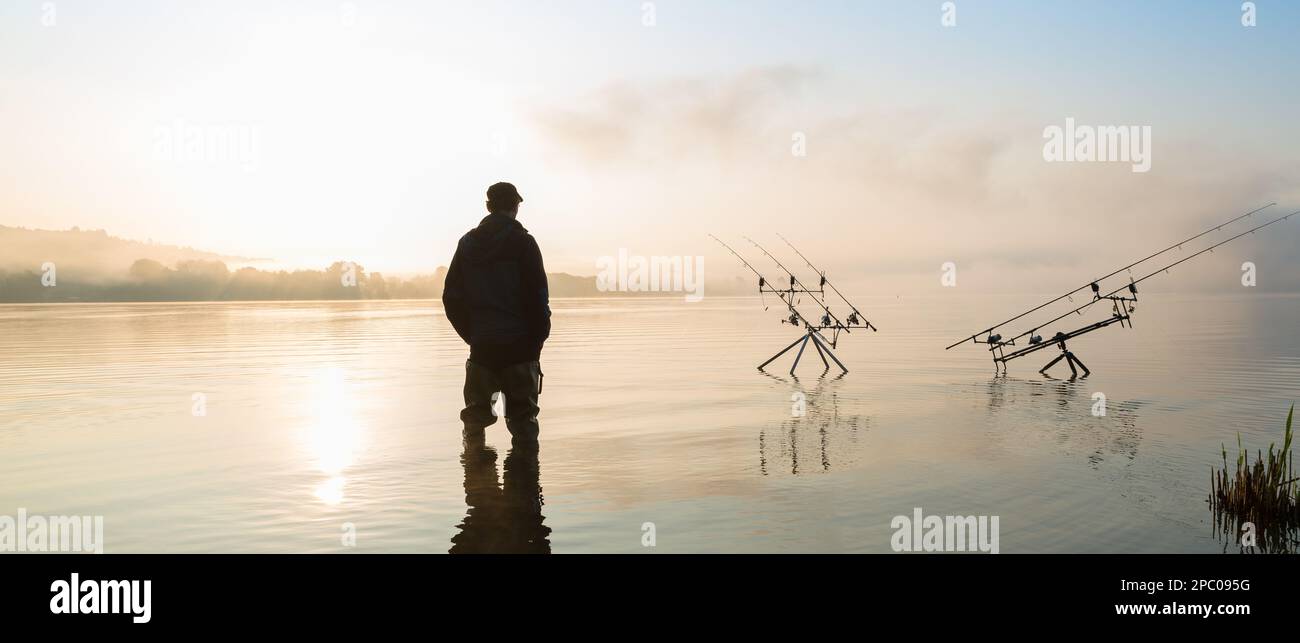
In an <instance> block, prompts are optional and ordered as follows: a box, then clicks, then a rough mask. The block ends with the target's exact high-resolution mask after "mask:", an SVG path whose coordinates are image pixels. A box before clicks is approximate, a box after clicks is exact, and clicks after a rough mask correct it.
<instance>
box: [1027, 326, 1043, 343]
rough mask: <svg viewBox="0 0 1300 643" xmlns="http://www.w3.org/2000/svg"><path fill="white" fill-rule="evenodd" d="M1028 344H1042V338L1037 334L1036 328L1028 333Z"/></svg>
mask: <svg viewBox="0 0 1300 643" xmlns="http://www.w3.org/2000/svg"><path fill="white" fill-rule="evenodd" d="M1029 343H1030V345H1033V344H1041V343H1043V336H1042V335H1039V334H1038V329H1037V328H1035V329H1033V330H1031V331H1029Z"/></svg>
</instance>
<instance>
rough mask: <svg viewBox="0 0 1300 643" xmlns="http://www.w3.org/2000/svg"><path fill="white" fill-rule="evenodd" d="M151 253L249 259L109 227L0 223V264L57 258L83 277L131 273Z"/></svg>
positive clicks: (27, 266)
mask: <svg viewBox="0 0 1300 643" xmlns="http://www.w3.org/2000/svg"><path fill="white" fill-rule="evenodd" d="M139 259H150V260H153V261H157V262H158V263H161V264H163V265H167V266H174V265H177V264H179V263H180V262H182V261H222V262H232V263H234V262H237V263H247V262H250V261H253V260H252V259H248V258H245V257H231V256H225V255H220V254H216V253H212V252H204V251H202V250H195V249H194V248H185V247H180V246H170V245H164V244H156V243H144V242H140V241H132V240H130V239H122V238H119V237H113V236H109V234H108V233H107V232H105V231H104V230H81V229H78V228H73V229H71V230H32V229H28V228H11V227H7V226H0V270H3V271H6V272H23V271H27V270H32V271H39V270H40V267H41V265H43V264H44V263H46V262H53V263H54V264H55V265H56V266H58V271H59V275H60V276H61V277H67V278H72V279H77V280H81V281H99V280H101V279H112V278H116V277H120V276H125V275H126V272H127V270H129V269H130V268H131V264H133V263H135V262H136V261H137V260H139Z"/></svg>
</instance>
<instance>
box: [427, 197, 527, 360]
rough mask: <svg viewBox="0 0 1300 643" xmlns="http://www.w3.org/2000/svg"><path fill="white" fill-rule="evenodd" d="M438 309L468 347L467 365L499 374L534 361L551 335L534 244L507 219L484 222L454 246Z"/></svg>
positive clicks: (496, 217) (493, 217)
mask: <svg viewBox="0 0 1300 643" xmlns="http://www.w3.org/2000/svg"><path fill="white" fill-rule="evenodd" d="M442 304H443V309H444V310H445V311H446V313H447V319H448V320H449V321H451V325H452V326H454V327H455V328H456V333H457V334H458V335H460V338H461V339H463V340H465V342H466V343H467V344H469V346H470V354H469V358H470V361H473V362H475V363H477V364H482V365H484V366H487V367H490V368H499V367H502V366H508V365H510V364H517V363H520V362H531V361H534V360H537V359H538V358H539V356H540V355H541V352H542V344H543V343H545V342H546V338H547V337H549V336H550V334H551V307H550V302H549V293H548V291H547V286H546V269H545V268H544V267H543V265H542V252H541V249H539V248H538V247H537V241H536V240H535V239H533V236H532V235H531V234H528V230H526V229H525V228H524V226H522V225H520V224H519V222H518V221H516V220H514V219H511V218H510V217H507V216H503V215H499V214H489V215H488V216H486V217H484V218H483V220H482V221H480V222H479V224H478V227H477V228H474V229H473V230H470V231H469V232H467V233H465V236H463V237H461V238H460V243H459V244H458V245H457V246H456V254H455V256H453V257H452V259H451V266H450V267H448V268H447V281H446V283H445V284H444V286H443V291H442Z"/></svg>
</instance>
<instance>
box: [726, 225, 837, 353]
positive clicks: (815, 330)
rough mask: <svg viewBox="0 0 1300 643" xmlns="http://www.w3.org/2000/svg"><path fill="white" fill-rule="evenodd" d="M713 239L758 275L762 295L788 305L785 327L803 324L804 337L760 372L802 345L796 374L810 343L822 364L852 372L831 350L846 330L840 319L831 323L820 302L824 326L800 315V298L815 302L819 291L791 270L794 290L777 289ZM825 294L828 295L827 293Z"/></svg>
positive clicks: (788, 347) (784, 320)
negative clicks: (829, 335) (826, 332)
mask: <svg viewBox="0 0 1300 643" xmlns="http://www.w3.org/2000/svg"><path fill="white" fill-rule="evenodd" d="M709 238H711V239H713V240H714V241H717V242H718V243H719V244H720V245H721V246H722V247H724V248H726V249H727V252H730V253H731V254H732V255H735V257H736V258H737V259H739V260H740V263H741V264H743V265H744V266H745V267H746V268H749V270H750V272H752V273H754V274H755V275H757V276H758V292H759V294H760V295H762V294H764V293H773V294H775V295H776V296H777V297H778V298H780V299H781V302H782V303H784V304H785V305H786V308H787V309H788V310H789V316H788V317H787V318H785V319H782V320H781V323H783V324H787V323H788V324H790V325H792V326H799V325H801V324H802V325H803V328H804V334H803V336H802V337H800V338H799V339H796V340H795V341H794V342H793V343H792V344H790V345H789V346H786V347H785V348H783V349H781V351H780V352H779V353H777V354H776V355H773V356H772V357H771V358H769V359H768V360H767V361H766V362H763V363H762V364H759V365H758V370H760V371H761V370H763V367H765V366H767V365H768V364H771V363H772V362H773V361H775V360H776V359H777V358H778V357H781V356H782V355H784V354H786V353H787V352H789V351H790V350H791V349H793V348H794V347H795V346H799V352H798V353H797V354H796V355H795V358H794V364H793V365H792V366H791V367H790V375H794V371H795V368H797V367H798V366H799V360H800V359H801V358H802V357H803V352H804V349H805V348H807V347H808V344H810V343H811V344H812V346H813V349H814V350H816V351H817V356H818V357H820V358H821V361H822V364H823V365H824V366H825V367H826V369H827V370H830V367H831V366H830V362H828V361H826V358H827V357H829V358H830V359H832V360H834V361H835V365H836V366H839V367H840V370H842V371H843V372H844V373H848V372H849V369H848V367H846V366H844V363H843V362H841V361H840V360H839V358H838V357H836V356H835V353H834V352H832V351H831V348H832V347H834V346H835V342H836V339H838V334H839V330H840V329H845V328H844V325H843V324H841V323H840V322H839V320H838V319H835V323H834V324H831V317H833V314H832V313H831V311H830V309H828V308H826V306H825V304H822V303H821V302H818V305H819V306H821V307H822V309H823V310H825V311H826V314H825V315H823V316H822V320H821V323H820V324H816V325H814V324H813V323H812V322H810V321H809V320H808V318H806V317H804V316H803V314H801V313H800V312H799V309H798V304H799V302H798V299H797V298H798V296H799V295H809V296H810V297H811V298H812V299H813V301H817V297H816V295H817V294H818V291H813V290H809V289H807V288H806V287H804V285H803V283H801V282H800V281H799V278H798V277H796V276H795V275H794V273H791V272H790V271H788V270H786V271H785V272H786V274H788V275H790V287H789V288H785V289H781V288H777V287H775V286H773V285H772V282H770V281H768V280H767V277H764V276H763V273H761V272H759V270H758V269H757V268H755V267H754V266H753V264H751V263H749V261H747V260H746V259H745V257H743V256H742V255H741V254H740V253H739V252H736V250H735V249H734V248H732V247H731V246H729V245H727V243H726V242H724V241H723V240H722V239H719V238H717V237H715V236H713V235H711V234H710V235H709ZM746 239H747V240H748V241H749V242H750V243H753V244H754V245H755V246H757V247H758V248H759V250H762V251H763V254H766V255H767V256H769V257H771V258H772V260H773V261H776V263H777V265H778V266H780V267H781V269H782V270H785V266H783V265H781V262H780V261H779V260H777V259H776V257H772V255H771V254H769V253H768V252H767V251H766V250H763V247H762V246H759V245H758V244H757V243H755V242H754V240H753V239H749V238H748V237H746ZM822 294H823V295H824V293H822ZM829 329H834V331H835V336H834V339H832V340H830V341H829V342H828V341H827V340H826V338H825V337H823V336H822V335H821V331H823V330H829ZM845 330H847V329H845Z"/></svg>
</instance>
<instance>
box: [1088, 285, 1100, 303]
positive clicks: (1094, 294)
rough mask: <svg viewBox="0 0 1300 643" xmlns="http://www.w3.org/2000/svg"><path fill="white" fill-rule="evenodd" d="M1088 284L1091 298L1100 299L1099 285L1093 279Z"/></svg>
mask: <svg viewBox="0 0 1300 643" xmlns="http://www.w3.org/2000/svg"><path fill="white" fill-rule="evenodd" d="M1088 285H1089V286H1092V298H1093V299H1101V286H1099V285H1097V282H1095V281H1094V282H1092V283H1090V284H1088Z"/></svg>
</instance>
